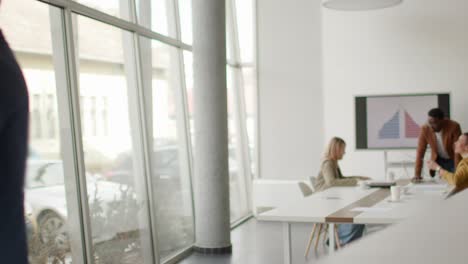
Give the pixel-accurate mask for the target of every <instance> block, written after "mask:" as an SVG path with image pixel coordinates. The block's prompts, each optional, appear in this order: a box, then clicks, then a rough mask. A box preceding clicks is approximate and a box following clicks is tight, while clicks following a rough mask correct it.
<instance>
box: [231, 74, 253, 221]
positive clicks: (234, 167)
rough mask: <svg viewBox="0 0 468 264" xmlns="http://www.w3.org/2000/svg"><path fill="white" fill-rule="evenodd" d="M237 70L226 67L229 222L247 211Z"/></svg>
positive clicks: (244, 214) (242, 215) (237, 218)
mask: <svg viewBox="0 0 468 264" xmlns="http://www.w3.org/2000/svg"><path fill="white" fill-rule="evenodd" d="M236 74H237V72H236V71H235V69H234V68H232V67H227V92H228V93H227V97H228V98H227V99H228V142H229V191H230V199H229V200H230V205H231V222H234V221H236V220H239V219H240V218H242V217H244V216H246V215H247V214H248V213H249V210H248V204H247V197H246V196H247V193H246V189H247V186H246V185H245V175H244V171H243V168H242V162H240V161H241V159H242V145H241V143H240V142H239V141H238V140H239V131H238V125H237V118H238V116H237V112H236V111H237V108H236V107H238V106H237V104H236V99H235V90H234V89H236V86H235V85H236V84H237V82H236V80H235V79H234V78H238V76H236Z"/></svg>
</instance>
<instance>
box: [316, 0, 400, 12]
mask: <svg viewBox="0 0 468 264" xmlns="http://www.w3.org/2000/svg"><path fill="white" fill-rule="evenodd" d="M401 2H403V0H324V1H323V6H324V7H326V8H330V9H336V10H344V11H361V10H372V9H380V8H387V7H392V6H395V5H398V4H400V3H401Z"/></svg>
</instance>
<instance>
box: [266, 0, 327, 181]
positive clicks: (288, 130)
mask: <svg viewBox="0 0 468 264" xmlns="http://www.w3.org/2000/svg"><path fill="white" fill-rule="evenodd" d="M257 25H258V28H257V34H258V58H257V59H258V61H257V62H258V72H259V75H258V85H259V147H260V159H259V163H260V164H259V165H260V177H263V178H276V179H279V178H281V179H304V178H306V177H308V176H310V175H315V174H317V172H318V169H319V162H320V157H321V153H322V149H323V131H324V130H323V115H322V111H323V93H322V83H321V77H322V67H321V54H322V51H321V49H322V48H321V37H320V36H321V15H320V1H311V0H289V1H284V0H257Z"/></svg>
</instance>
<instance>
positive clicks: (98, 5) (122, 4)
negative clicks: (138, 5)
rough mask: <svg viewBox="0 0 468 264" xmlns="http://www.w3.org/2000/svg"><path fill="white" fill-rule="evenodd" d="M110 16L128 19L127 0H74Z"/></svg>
mask: <svg viewBox="0 0 468 264" xmlns="http://www.w3.org/2000/svg"><path fill="white" fill-rule="evenodd" d="M74 1H76V2H78V3H80V4H83V5H86V6H89V7H91V8H94V9H97V10H99V11H102V12H104V13H107V14H109V15H112V16H116V17H120V18H123V19H127V20H128V17H129V16H128V15H127V14H128V4H129V1H128V0H99V1H96V0H74Z"/></svg>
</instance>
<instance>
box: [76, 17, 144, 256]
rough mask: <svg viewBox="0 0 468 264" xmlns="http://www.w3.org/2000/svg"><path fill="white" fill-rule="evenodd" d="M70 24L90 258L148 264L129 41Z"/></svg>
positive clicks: (103, 29) (110, 31)
mask: <svg viewBox="0 0 468 264" xmlns="http://www.w3.org/2000/svg"><path fill="white" fill-rule="evenodd" d="M74 20H75V21H76V28H77V29H78V37H77V39H76V41H75V45H76V49H77V51H78V56H77V57H78V59H79V60H78V61H79V63H78V70H79V95H80V99H81V100H80V109H81V111H80V112H81V113H83V114H84V118H82V123H83V127H84V128H87V129H86V130H87V131H88V133H84V134H83V138H82V142H83V151H84V158H85V167H86V185H87V193H88V206H89V216H88V217H89V219H90V223H91V227H90V228H91V236H92V243H93V253H94V258H95V261H96V262H97V263H148V262H149V261H150V259H149V258H150V255H151V254H150V253H149V252H146V251H145V249H148V248H150V247H149V245H148V243H149V242H148V241H149V232H148V229H149V223H148V218H147V217H148V213H147V211H146V208H147V206H146V203H147V200H146V195H145V188H144V186H145V180H144V179H145V176H144V173H143V168H142V167H143V165H142V162H141V160H139V159H137V158H136V157H138V154H139V152H140V153H141V148H139V145H138V140H137V136H138V132H137V131H138V130H137V129H132V127H138V123H137V120H138V119H135V118H130V117H131V116H133V114H132V113H134V112H135V111H136V109H137V107H135V104H136V101H135V100H136V97H135V96H132V93H134V92H135V89H136V87H135V86H132V76H134V73H132V69H131V68H132V65H133V64H132V63H131V62H129V61H125V59H124V51H125V52H127V51H128V50H129V49H130V48H131V47H130V46H127V45H125V43H126V42H124V41H125V40H126V39H131V35H130V33H128V32H125V31H122V30H119V29H117V28H114V27H111V26H109V25H106V24H102V23H100V22H97V21H94V20H91V19H89V18H85V17H81V16H75V17H74ZM91 43H93V44H92V45H91ZM125 49H126V50H125ZM104 50H105V53H101V52H102V51H104ZM128 64H131V65H128ZM132 98H133V100H134V101H132ZM131 106H133V107H131ZM98 109H100V111H98ZM132 111H133V112H132ZM98 112H101V113H106V114H105V115H98ZM106 127H107V128H108V129H106ZM104 130H107V133H106V134H104V133H97V132H98V131H104Z"/></svg>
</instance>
